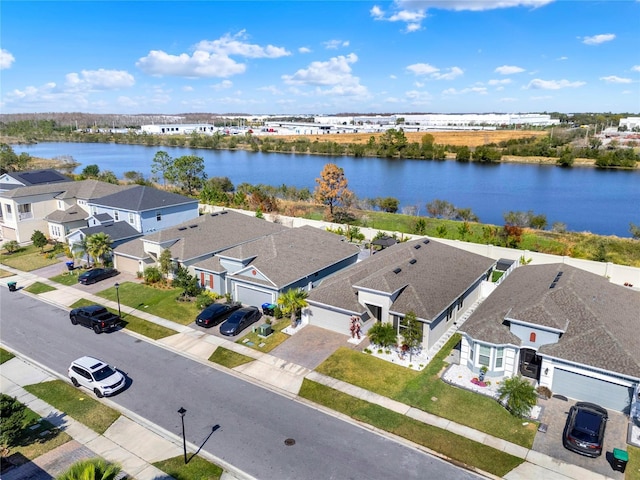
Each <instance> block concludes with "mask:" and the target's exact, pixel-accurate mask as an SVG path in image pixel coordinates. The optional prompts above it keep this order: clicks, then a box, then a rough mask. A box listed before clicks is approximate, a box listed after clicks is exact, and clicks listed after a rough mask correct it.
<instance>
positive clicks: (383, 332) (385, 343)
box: [367, 322, 398, 348]
mask: <svg viewBox="0 0 640 480" xmlns="http://www.w3.org/2000/svg"><path fill="white" fill-rule="evenodd" d="M367 336H368V337H369V340H370V341H371V343H373V344H374V345H380V347H382V348H389V347H390V346H392V345H395V344H396V343H397V342H398V335H397V334H396V329H395V328H393V324H391V323H388V322H376V323H374V324H373V325H372V326H371V328H370V329H369V331H368V332H367Z"/></svg>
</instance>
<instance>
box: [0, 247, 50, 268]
mask: <svg viewBox="0 0 640 480" xmlns="http://www.w3.org/2000/svg"><path fill="white" fill-rule="evenodd" d="M50 254H53V255H54V256H53V258H48V257H50V256H51V255H50ZM55 255H57V254H56V253H55V252H53V249H52V247H51V246H47V247H45V249H44V253H42V252H40V249H39V248H36V247H34V246H33V245H29V246H26V247H21V248H20V250H18V251H17V252H14V253H12V254H8V253H7V252H6V251H5V252H2V254H0V263H1V264H5V265H8V266H10V267H13V268H17V269H18V270H22V271H23V272H30V271H32V270H37V269H38V268H42V267H47V266H49V265H54V264H56V263H60V261H59V260H58V259H57V258H56V257H55Z"/></svg>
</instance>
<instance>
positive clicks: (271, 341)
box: [236, 318, 289, 353]
mask: <svg viewBox="0 0 640 480" xmlns="http://www.w3.org/2000/svg"><path fill="white" fill-rule="evenodd" d="M255 325H256V328H257V325H258V324H255ZM288 325H289V320H288V319H287V318H283V319H280V320H279V321H278V323H276V324H275V325H273V324H272V325H271V328H272V329H273V333H272V334H271V335H269V336H268V337H266V338H263V337H260V336H259V335H258V334H257V333H256V332H250V333H248V334H247V335H245V336H244V337H242V338H241V339H239V340H237V341H236V343H239V344H241V345H245V346H247V347H249V348H253V349H254V350H257V351H259V352H265V353H266V352H270V351H271V350H273V349H274V348H276V347H277V346H278V345H280V344H281V343H282V342H284V341H285V340H286V339H288V338H289V335H287V334H286V333H282V330H284V329H285V328H287V326H288ZM246 340H248V342H247V341H246ZM261 345H262V346H261Z"/></svg>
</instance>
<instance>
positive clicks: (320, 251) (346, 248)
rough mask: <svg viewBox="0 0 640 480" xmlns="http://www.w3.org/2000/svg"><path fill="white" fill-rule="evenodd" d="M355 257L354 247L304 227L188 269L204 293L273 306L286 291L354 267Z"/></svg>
mask: <svg viewBox="0 0 640 480" xmlns="http://www.w3.org/2000/svg"><path fill="white" fill-rule="evenodd" d="M359 252H360V248H359V247H357V246H356V245H353V244H350V243H348V242H346V241H344V239H343V238H342V237H340V236H338V235H336V234H334V233H330V232H327V231H324V230H320V229H317V228H314V227H310V226H305V227H300V228H287V229H284V230H280V231H278V232H274V233H271V234H270V235H267V236H263V237H260V238H257V239H255V240H252V241H249V242H246V243H242V244H240V245H237V246H234V247H231V248H228V249H225V250H222V251H220V252H218V253H216V255H215V256H214V257H210V258H208V259H206V260H202V261H200V262H197V263H195V264H194V265H193V268H194V270H195V273H196V275H197V276H198V278H199V279H200V282H201V284H202V285H203V286H205V287H206V288H208V289H210V290H213V291H215V292H217V293H219V294H226V293H231V295H232V298H233V299H234V300H236V301H239V302H242V303H243V304H245V305H255V306H260V305H262V304H264V303H276V301H277V298H278V296H279V295H280V294H281V293H282V292H285V291H287V290H289V289H292V288H302V289H303V290H311V288H313V287H314V286H315V285H318V284H319V282H321V281H322V280H323V279H324V278H326V277H328V276H330V275H332V274H334V273H336V272H337V271H340V270H342V269H343V268H345V267H348V266H349V265H352V264H354V263H355V262H356V261H357V259H358V253H359Z"/></svg>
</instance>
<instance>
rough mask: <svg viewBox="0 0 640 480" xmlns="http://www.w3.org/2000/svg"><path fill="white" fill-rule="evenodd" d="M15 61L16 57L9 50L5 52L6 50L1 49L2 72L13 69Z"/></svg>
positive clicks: (0, 63) (0, 64)
mask: <svg viewBox="0 0 640 480" xmlns="http://www.w3.org/2000/svg"><path fill="white" fill-rule="evenodd" d="M15 61H16V59H15V57H14V56H13V55H11V53H10V52H9V50H5V49H4V48H2V49H0V70H6V69H7V68H11V65H12V64H13V62H15Z"/></svg>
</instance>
